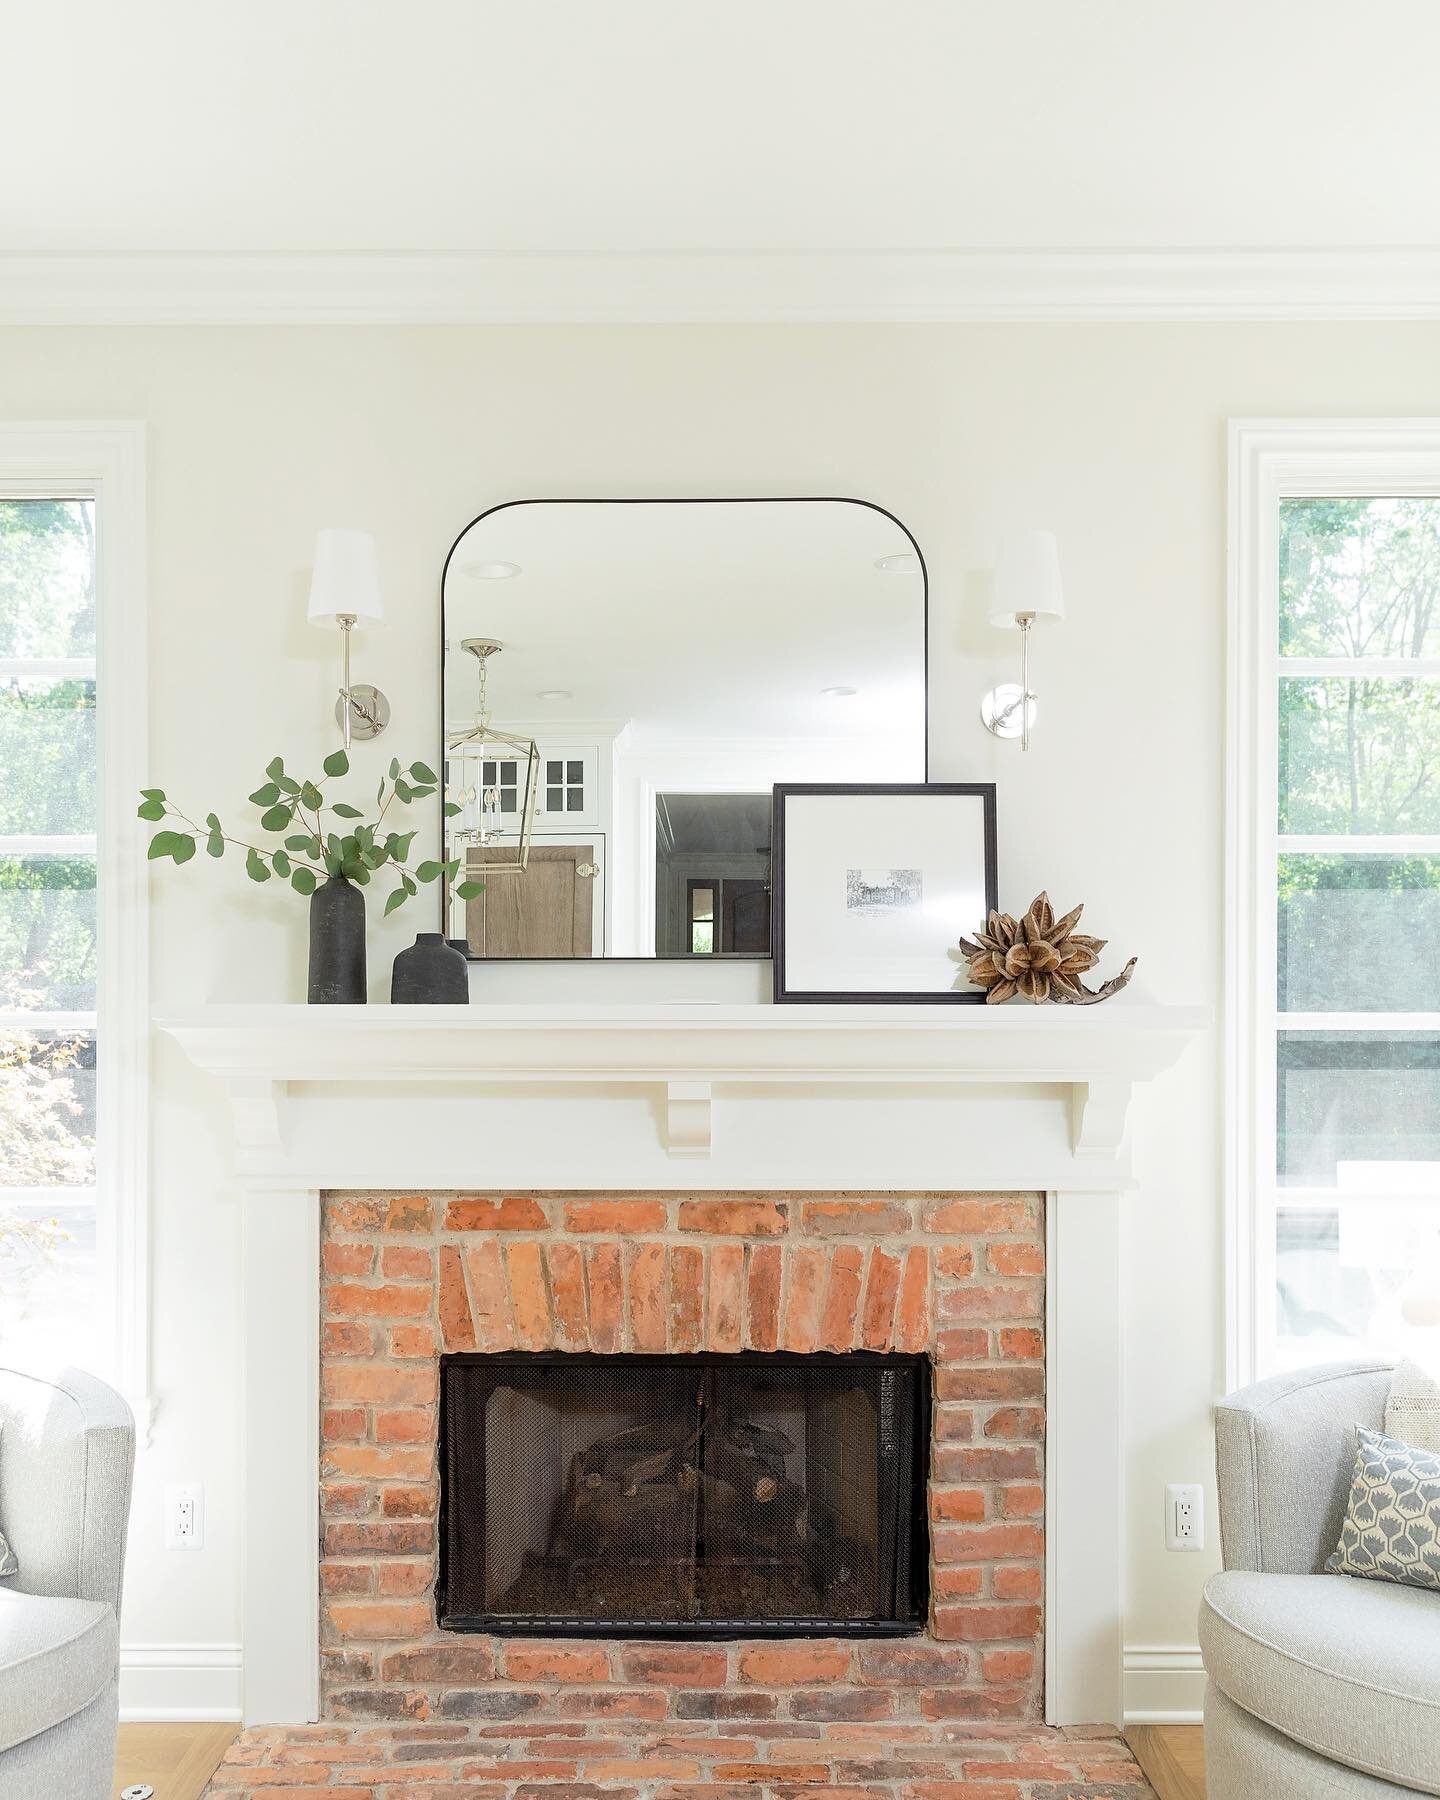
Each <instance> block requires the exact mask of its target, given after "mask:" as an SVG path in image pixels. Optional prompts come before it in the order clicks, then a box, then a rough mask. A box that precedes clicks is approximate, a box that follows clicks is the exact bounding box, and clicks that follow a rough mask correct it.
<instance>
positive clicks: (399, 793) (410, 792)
mask: <svg viewBox="0 0 1440 1800" xmlns="http://www.w3.org/2000/svg"><path fill="white" fill-rule="evenodd" d="M395 798H396V799H397V800H398V801H399V802H400V804H401V805H402V806H408V805H409V804H410V802H411V801H412V800H413V799H414V798H415V791H414V789H413V788H412V787H411V786H410V784H409V782H408V781H404V780H402V779H400V778H399V777H397V778H396V782H395Z"/></svg>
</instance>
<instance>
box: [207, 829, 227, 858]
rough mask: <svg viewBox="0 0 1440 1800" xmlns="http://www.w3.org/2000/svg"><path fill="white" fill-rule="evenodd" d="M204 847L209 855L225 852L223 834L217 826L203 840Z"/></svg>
mask: <svg viewBox="0 0 1440 1800" xmlns="http://www.w3.org/2000/svg"><path fill="white" fill-rule="evenodd" d="M205 848H206V850H207V851H208V853H209V854H210V855H211V856H223V855H224V854H225V834H224V833H223V832H222V831H221V830H220V828H219V827H218V826H217V827H216V828H215V830H214V831H212V832H211V833H210V835H209V837H207V838H206V840H205Z"/></svg>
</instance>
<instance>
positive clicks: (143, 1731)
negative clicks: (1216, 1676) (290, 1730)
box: [115, 1725, 1205, 1800]
mask: <svg viewBox="0 0 1440 1800" xmlns="http://www.w3.org/2000/svg"><path fill="white" fill-rule="evenodd" d="M239 1732H240V1727H239V1726H238V1725H122V1726H121V1727H120V1752H119V1755H118V1757H117V1758H116V1762H115V1792H116V1794H117V1795H119V1793H120V1792H121V1791H122V1789H124V1788H126V1787H129V1786H130V1785H132V1784H133V1783H139V1782H148V1784H149V1785H150V1786H151V1787H153V1788H154V1790H155V1800H200V1796H201V1795H202V1794H203V1793H204V1792H205V1784H206V1782H207V1781H209V1779H210V1777H211V1775H212V1774H213V1773H214V1772H215V1768H216V1765H217V1764H218V1763H219V1761H220V1758H221V1757H222V1756H223V1755H224V1754H225V1752H226V1750H227V1749H228V1748H229V1746H230V1744H231V1743H232V1742H233V1741H234V1739H235V1738H236V1737H237V1736H238V1735H239ZM1125 1736H1126V1739H1127V1741H1128V1743H1129V1745H1130V1748H1131V1749H1132V1750H1133V1751H1134V1752H1135V1757H1136V1760H1137V1761H1138V1762H1139V1764H1140V1766H1141V1768H1142V1769H1144V1771H1145V1774H1146V1776H1147V1777H1148V1778H1149V1781H1150V1784H1151V1786H1152V1787H1153V1788H1154V1789H1155V1792H1156V1794H1157V1796H1158V1797H1159V1800H1205V1751H1204V1743H1203V1738H1202V1734H1201V1731H1200V1727H1199V1726H1198V1725H1133V1726H1132V1727H1131V1728H1130V1730H1129V1731H1127V1732H1126V1734H1125Z"/></svg>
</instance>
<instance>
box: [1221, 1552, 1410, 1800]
mask: <svg viewBox="0 0 1440 1800" xmlns="http://www.w3.org/2000/svg"><path fill="white" fill-rule="evenodd" d="M1200 1647H1201V1650H1202V1652H1203V1654H1204V1659H1205V1669H1206V1672H1207V1674H1208V1675H1209V1677H1210V1679H1211V1680H1212V1681H1213V1682H1214V1683H1215V1685H1216V1686H1217V1687H1218V1688H1220V1689H1221V1690H1222V1692H1224V1693H1225V1694H1227V1695H1228V1696H1229V1697H1230V1699H1231V1700H1233V1701H1234V1702H1235V1703H1236V1705H1237V1706H1240V1707H1242V1708H1243V1709H1244V1710H1245V1711H1246V1712H1248V1713H1250V1714H1252V1715H1253V1716H1254V1717H1255V1718H1257V1719H1261V1720H1263V1721H1264V1722H1265V1723H1266V1724H1267V1725H1271V1726H1273V1727H1274V1729H1275V1730H1276V1731H1279V1732H1281V1733H1282V1734H1283V1735H1284V1736H1285V1737H1288V1738H1293V1739H1294V1740H1295V1741H1296V1742H1297V1743H1299V1744H1303V1745H1305V1746H1306V1747H1307V1748H1308V1749H1311V1750H1314V1751H1315V1752H1317V1753H1318V1754H1319V1755H1321V1756H1324V1757H1327V1758H1329V1759H1330V1760H1331V1761H1332V1762H1339V1763H1344V1764H1345V1765H1346V1766H1347V1767H1349V1768H1352V1769H1360V1770H1363V1771H1365V1772H1366V1773H1368V1774H1372V1775H1378V1776H1380V1777H1382V1778H1383V1779H1386V1780H1389V1781H1396V1782H1399V1783H1401V1784H1402V1785H1403V1786H1406V1787H1411V1788H1415V1789H1417V1790H1418V1791H1419V1792H1420V1793H1422V1794H1440V1595H1437V1594H1430V1593H1424V1592H1422V1591H1421V1590H1420V1589H1418V1588H1406V1587H1395V1586H1391V1585H1389V1584H1384V1583H1380V1582H1373V1581H1349V1580H1346V1579H1345V1578H1344V1577H1343V1576H1338V1575H1258V1574H1254V1573H1252V1572H1250V1571H1248V1570H1243V1569H1229V1570H1226V1571H1225V1573H1224V1574H1221V1575H1215V1576H1212V1577H1211V1579H1210V1581H1209V1582H1208V1583H1207V1584H1206V1587H1205V1600H1204V1604H1203V1605H1202V1607H1201V1609H1200Z"/></svg>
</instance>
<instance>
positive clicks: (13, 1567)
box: [0, 1531, 20, 1581]
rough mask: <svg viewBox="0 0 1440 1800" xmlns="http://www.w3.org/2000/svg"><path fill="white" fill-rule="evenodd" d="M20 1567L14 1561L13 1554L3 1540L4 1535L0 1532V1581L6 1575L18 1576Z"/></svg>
mask: <svg viewBox="0 0 1440 1800" xmlns="http://www.w3.org/2000/svg"><path fill="white" fill-rule="evenodd" d="M19 1573H20V1565H19V1563H18V1562H16V1560H15V1552H14V1551H13V1550H12V1549H11V1548H10V1546H9V1544H8V1543H7V1542H6V1540H5V1533H4V1532H3V1531H0V1581H3V1580H4V1579H5V1577H6V1576H7V1575H18V1574H19Z"/></svg>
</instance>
